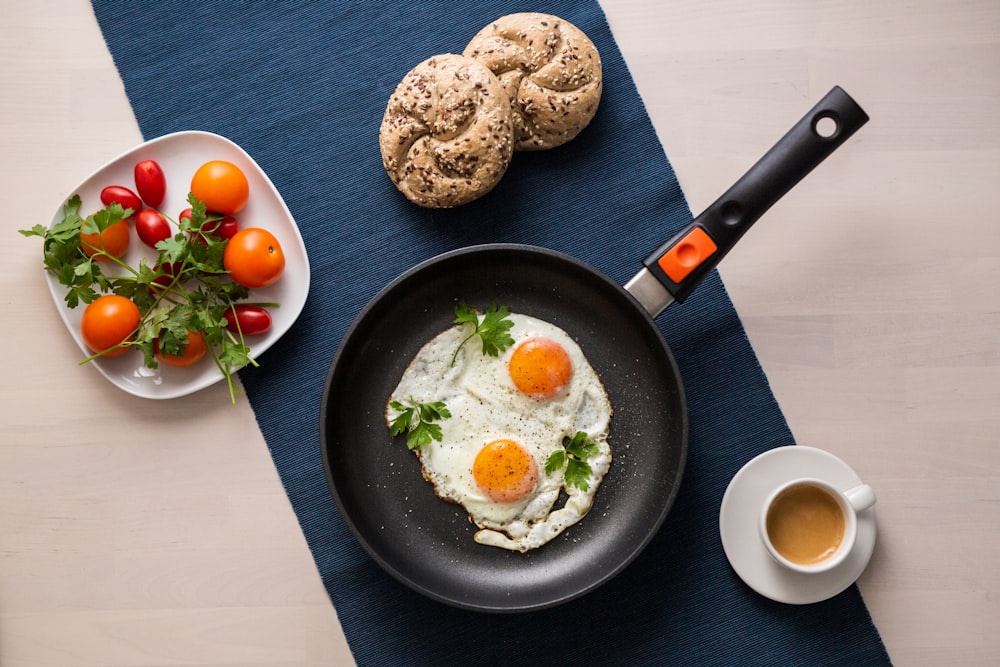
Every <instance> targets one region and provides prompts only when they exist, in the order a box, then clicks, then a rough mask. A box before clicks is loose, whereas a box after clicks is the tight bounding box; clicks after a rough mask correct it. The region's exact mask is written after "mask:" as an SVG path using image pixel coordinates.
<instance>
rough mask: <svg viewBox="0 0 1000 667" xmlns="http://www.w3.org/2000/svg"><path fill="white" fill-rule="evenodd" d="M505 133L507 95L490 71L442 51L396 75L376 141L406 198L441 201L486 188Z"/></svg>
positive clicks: (495, 173)
mask: <svg viewBox="0 0 1000 667" xmlns="http://www.w3.org/2000/svg"><path fill="white" fill-rule="evenodd" d="M513 138H514V130H513V125H512V124H511V113H510V100H509V99H508V97H507V93H506V92H504V89H503V87H502V86H501V85H500V82H499V81H498V80H497V78H496V77H495V76H494V75H493V73H492V72H490V70H489V69H488V68H487V67H486V66H485V65H483V64H482V63H480V62H478V61H476V60H473V59H472V58H466V57H464V56H460V55H455V54H443V55H437V56H433V57H431V58H428V59H427V60H425V61H424V62H422V63H420V64H419V65H417V66H416V67H414V68H413V69H412V70H411V71H410V72H409V73H408V74H407V75H406V76H405V77H403V80H402V81H400V83H399V86H397V87H396V90H395V92H393V94H392V96H391V97H390V98H389V104H388V105H387V106H386V110H385V115H384V116H383V118H382V127H381V129H380V132H379V146H380V148H381V150H382V164H383V165H384V166H385V170H386V173H388V174H389V178H391V179H392V182H393V183H395V184H396V187H397V188H399V190H400V191H401V192H402V193H403V194H404V195H406V197H407V198H408V199H410V201H412V202H414V203H415V204H418V205H420V206H425V207H429V208H449V207H452V206H458V205H460V204H464V203H466V202H470V201H472V200H474V199H476V198H478V197H482V196H483V195H484V194H486V193H487V192H489V191H490V190H492V189H493V187H494V186H495V185H496V184H497V182H498V181H499V180H500V178H501V177H502V176H503V175H504V173H505V172H506V171H507V166H508V165H509V164H510V159H511V155H512V153H513Z"/></svg>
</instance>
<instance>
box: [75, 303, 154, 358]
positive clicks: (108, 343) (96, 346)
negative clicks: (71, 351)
mask: <svg viewBox="0 0 1000 667" xmlns="http://www.w3.org/2000/svg"><path fill="white" fill-rule="evenodd" d="M141 319H142V316H141V315H140V314H139V307H138V306H137V305H135V304H134V303H132V300H131V299H126V298H125V297H123V296H118V295H117V294H105V295H104V296H100V297H98V298H97V299H95V300H94V301H92V302H91V303H90V304H89V305H88V306H87V308H86V310H84V311H83V319H82V320H81V322H80V333H82V334H83V342H84V343H86V344H87V347H89V348H90V349H91V350H93V351H94V352H104V351H105V350H107V352H104V356H105V357H117V356H118V355H120V354H124V353H125V350H127V349H128V348H127V347H125V346H123V347H116V346H117V345H120V344H121V343H123V342H124V341H125V340H126V339H128V337H129V336H131V335H132V333H133V332H134V331H135V330H136V328H137V327H138V326H139V321H140V320H141Z"/></svg>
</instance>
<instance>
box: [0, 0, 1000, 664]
mask: <svg viewBox="0 0 1000 667" xmlns="http://www.w3.org/2000/svg"><path fill="white" fill-rule="evenodd" d="M605 7H606V11H607V14H608V18H609V21H610V23H611V27H612V29H613V30H614V32H615V35H616V37H617V39H618V42H619V44H620V47H621V49H622V51H623V52H624V54H625V57H626V60H627V61H628V63H629V65H630V67H631V69H632V72H633V75H634V77H635V80H636V82H637V85H638V87H639V90H640V92H641V94H642V96H643V98H644V99H645V101H646V104H647V106H648V109H649V112H650V115H651V117H652V119H653V122H654V124H655V126H656V128H657V132H658V133H659V136H660V139H661V141H662V143H663V145H664V148H665V150H666V152H667V154H668V155H669V157H670V159H671V161H672V162H673V164H674V166H675V168H676V170H677V173H678V176H679V178H680V181H681V185H682V186H683V188H684V191H685V193H686V195H687V197H688V200H689V202H690V204H691V207H692V209H694V210H695V211H700V210H701V209H702V208H704V207H705V206H706V205H708V204H709V203H710V202H711V201H712V200H713V199H714V198H715V197H716V196H717V195H718V194H720V193H721V192H722V191H723V190H724V189H725V188H726V187H728V186H729V185H730V184H731V183H732V182H733V180H735V178H737V177H738V176H739V175H740V174H741V173H742V172H743V171H744V170H745V169H746V168H747V167H748V166H749V165H750V164H751V163H752V162H753V161H754V160H756V159H757V158H758V157H759V156H760V155H761V154H762V153H763V152H764V151H765V150H766V149H767V148H768V147H770V146H771V144H772V143H773V142H774V141H775V140H777V138H778V137H779V136H781V134H783V133H784V131H785V130H787V129H788V127H790V125H791V123H792V122H794V121H795V120H797V119H798V118H799V117H800V116H801V115H802V114H803V113H804V112H805V111H806V110H807V109H808V108H809V107H810V106H812V104H813V103H814V102H815V101H816V100H817V99H819V97H821V96H822V94H824V93H825V92H826V91H827V90H828V89H829V88H830V87H831V86H832V85H834V84H840V85H842V86H843V87H844V88H845V89H846V90H848V92H850V93H851V94H852V95H853V96H854V97H855V98H856V99H857V100H858V101H859V102H860V103H861V104H862V106H863V107H864V108H865V109H866V110H867V111H868V112H869V114H870V115H871V116H872V121H871V123H869V124H868V126H866V127H865V128H864V129H862V130H861V132H860V133H859V134H858V135H857V136H856V137H855V138H854V139H852V140H851V141H850V142H849V144H848V145H847V146H845V147H844V148H843V149H841V150H840V151H838V153H837V154H835V155H834V156H832V157H831V158H830V159H829V160H828V161H827V162H826V163H824V164H823V165H822V166H821V167H820V168H819V169H818V170H817V171H816V172H814V173H813V174H812V175H810V176H809V177H808V178H807V179H806V180H805V181H804V182H803V183H802V184H801V185H800V186H798V187H797V188H796V189H794V190H793V191H792V193H790V194H789V195H787V196H786V197H785V199H784V200H782V201H781V202H779V204H778V205H777V206H776V207H775V208H774V209H773V210H772V211H771V212H770V213H769V214H768V215H767V216H766V217H765V218H764V219H763V220H762V221H761V222H760V223H759V224H758V225H757V226H756V227H755V228H754V229H753V230H752V231H751V232H750V233H749V234H748V235H747V237H746V238H745V239H744V241H743V242H742V244H741V246H740V247H739V248H737V249H736V250H735V251H734V252H733V253H732V254H731V255H730V256H729V257H728V258H727V259H726V261H725V262H724V263H723V266H722V267H721V271H722V275H723V279H724V280H725V282H726V284H727V286H728V288H729V290H730V293H731V295H732V298H733V301H734V302H735V304H736V307H737V309H738V310H739V312H740V314H741V316H742V318H743V321H744V323H745V325H746V328H747V330H748V332H749V335H750V338H751V340H752V342H753V344H754V347H755V349H756V350H757V353H758V355H759V357H760V360H761V363H762V364H763V367H764V369H765V371H766V372H767V374H768V376H769V378H770V381H771V384H772V387H773V390H774V393H775V394H776V396H777V398H778V400H779V402H780V404H781V406H782V408H783V409H784V412H785V415H786V416H787V418H788V421H789V423H790V425H791V428H792V431H793V432H794V434H795V436H796V438H797V440H798V442H799V443H800V444H808V445H813V446H815V447H820V448H823V449H827V450H830V451H832V452H834V453H836V454H838V455H839V456H841V457H842V458H844V459H845V460H846V461H847V462H848V463H850V464H851V465H852V466H853V467H854V468H855V469H856V470H857V471H858V472H859V473H860V474H861V475H862V477H864V478H865V479H866V480H867V481H868V482H870V483H871V484H872V485H873V486H874V487H875V488H876V491H877V493H878V496H879V505H878V525H879V535H878V544H877V547H876V551H875V555H874V557H873V559H872V562H871V564H870V566H869V567H868V569H867V570H866V571H865V573H864V574H863V575H862V577H861V579H860V586H861V590H862V592H863V594H864V598H865V601H866V602H867V604H868V607H869V609H870V611H871V614H872V617H873V619H874V621H875V623H876V625H877V626H878V628H879V630H880V632H881V633H882V636H883V639H884V641H885V643H886V645H887V647H888V650H889V654H890V656H891V657H892V658H893V659H894V661H895V662H896V664H899V665H942V664H962V665H987V664H996V661H997V660H998V659H1000V632H998V630H1000V567H998V565H997V564H998V562H1000V537H998V527H1000V442H998V436H1000V410H998V405H1000V369H998V366H1000V289H998V285H1000V220H998V217H1000V195H998V192H1000V188H998V184H1000V3H997V2H996V1H995V0H980V1H975V0H970V1H968V2H963V3H952V2H948V1H946V0H915V1H914V2H908V3H905V4H904V3H901V2H897V1H895V0H874V1H873V0H840V1H838V2H793V1H791V0H756V1H749V0H729V1H725V2H714V1H713V2H704V1H702V0H670V1H669V2H661V1H660V0H606V3H605ZM2 15H3V18H2V19H0V170H2V171H0V189H2V192H3V197H2V201H3V203H4V207H3V210H4V214H3V216H2V222H0V226H2V229H3V237H4V239H5V242H4V243H3V247H4V248H6V249H7V253H6V257H5V261H4V262H2V263H0V276H2V284H3V286H4V294H3V296H2V309H3V324H2V328H0V332H2V336H3V345H2V346H0V369H2V371H3V383H2V387H0V406H2V407H0V410H2V417H0V664H3V665H5V666H8V665H10V666H12V667H21V666H24V665H74V666H77V667H86V666H89V665H107V666H114V665H175V664H185V665H216V666H221V665H268V666H271V667H273V666H275V665H319V664H350V663H351V658H350V652H349V651H348V649H347V646H346V644H345V642H344V639H343V635H342V633H341V631H340V628H339V625H338V623H337V618H336V614H335V611H334V609H333V607H332V606H331V605H330V604H329V602H328V599H327V597H326V594H325V592H324V590H323V588H322V585H321V583H320V580H319V577H318V575H317V572H316V570H315V567H314V565H313V562H312V559H311V556H310V554H309V552H308V549H307V548H306V544H305V541H304V539H303V537H302V534H301V532H300V530H299V528H298V526H297V524H296V521H295V517H294V515H293V513H292V510H291V507H290V505H289V503H288V500H287V498H286V496H285V493H284V491H283V489H282V487H281V484H280V482H279V480H278V477H277V474H276V472H275V469H274V466H273V464H272V462H271V460H270V457H269V455H268V452H267V448H266V446H265V444H264V441H263V439H262V437H261V435H260V433H259V432H258V430H257V426H256V422H255V420H254V416H253V414H252V412H251V410H250V408H249V407H248V405H247V403H246V402H245V401H242V402H240V404H239V405H237V406H236V407H232V406H231V405H229V402H228V396H227V394H226V392H225V389H224V388H223V386H222V385H221V384H219V385H216V386H214V387H212V388H210V389H207V390H205V391H202V392H200V393H198V394H196V395H193V396H190V397H187V398H181V399H177V400H172V401H167V402H153V401H146V400H143V399H138V398H134V397H131V396H129V395H126V394H124V393H122V392H119V391H118V390H116V389H114V388H113V387H112V386H111V385H109V384H108V383H107V381H105V380H104V379H103V378H102V377H101V376H100V375H98V374H97V373H96V372H94V371H93V370H91V369H89V368H77V361H78V360H79V359H80V356H81V355H80V351H79V349H78V348H77V347H76V344H75V343H74V342H73V341H72V340H71V339H70V337H69V336H68V335H67V334H66V332H65V330H64V329H63V325H62V322H61V320H60V319H59V316H58V315H57V313H56V310H55V308H54V307H53V304H52V301H51V297H50V296H49V293H48V290H47V287H46V285H45V282H44V280H43V277H42V273H41V271H40V267H39V263H40V262H39V246H38V242H37V239H35V240H27V239H23V238H21V237H20V236H19V235H17V234H16V231H15V230H17V229H19V228H24V227H30V226H31V225H33V224H35V223H39V222H41V223H47V222H48V221H49V219H50V218H51V215H52V213H53V211H54V210H55V207H56V206H57V205H58V204H59V202H60V201H61V200H62V199H63V198H64V197H65V196H66V195H67V193H68V191H69V189H70V188H72V187H74V186H75V185H76V184H77V183H78V182H79V181H80V180H81V179H82V178H83V177H84V176H85V175H87V174H88V173H89V172H90V171H92V170H93V169H94V168H96V167H97V166H99V165H101V164H103V163H104V162H105V161H106V160H108V159H110V158H112V157H114V156H115V155H117V154H119V153H120V152H122V151H124V150H126V149H127V148H129V147H131V146H133V145H134V144H136V143H139V142H140V141H141V136H140V134H139V131H138V129H137V127H136V123H135V120H134V118H133V117H132V113H131V110H130V107H129V104H128V101H127V99H126V98H125V95H124V91H123V89H122V84H121V81H120V80H119V78H118V75H117V73H116V71H115V68H114V65H113V63H112V61H111V58H110V56H109V55H108V52H107V50H106V48H105V45H104V42H103V40H102V37H101V34H100V32H99V30H98V28H97V24H96V21H95V20H94V17H93V14H92V12H91V9H90V5H89V4H88V3H87V2H86V1H84V0H73V1H72V2H60V3H56V2H37V1H35V0H13V2H11V1H10V0H8V1H6V2H4V7H3V10H2ZM261 534H265V535H267V536H268V539H267V540H261V539H260V535H261Z"/></svg>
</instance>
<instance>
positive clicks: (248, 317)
mask: <svg viewBox="0 0 1000 667" xmlns="http://www.w3.org/2000/svg"><path fill="white" fill-rule="evenodd" d="M234 311H235V312H234ZM226 328H227V329H229V330H230V331H232V332H233V333H235V334H239V333H242V334H243V335H244V336H257V335H259V334H262V333H266V332H267V330H268V329H270V328H271V313H269V312H267V310H265V309H264V308H261V307H260V306H248V305H239V306H233V307H232V308H230V309H228V310H227V311H226Z"/></svg>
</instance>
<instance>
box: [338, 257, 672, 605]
mask: <svg viewBox="0 0 1000 667" xmlns="http://www.w3.org/2000/svg"><path fill="white" fill-rule="evenodd" d="M489 252H501V253H502V252H515V253H519V254H526V255H538V256H542V257H548V258H550V260H555V261H557V262H564V263H567V264H570V265H573V266H575V267H577V268H578V269H580V270H582V271H583V272H585V273H586V274H587V275H590V276H592V277H593V278H595V279H597V280H600V281H601V282H603V283H605V285H606V286H607V287H609V288H611V289H612V290H613V291H615V292H617V293H618V294H619V295H620V297H621V298H624V299H626V300H627V301H628V302H629V303H631V306H632V308H633V309H634V311H635V314H636V315H641V317H642V318H644V319H645V320H646V325H647V327H648V328H649V331H650V332H652V333H653V334H655V337H656V338H657V339H658V341H659V344H660V346H661V348H662V353H659V354H658V356H659V357H660V359H661V360H662V362H663V364H665V365H667V366H669V370H670V374H671V375H672V376H673V378H674V380H675V382H676V386H675V387H674V388H673V389H674V390H675V394H676V396H675V400H676V402H677V404H678V406H679V413H678V416H679V432H680V434H679V437H677V446H678V447H679V450H680V452H679V455H678V460H677V462H676V466H675V468H674V469H675V470H676V473H675V474H673V476H672V477H673V480H672V484H671V487H670V489H669V492H668V493H667V496H666V498H665V499H664V500H663V502H662V506H660V507H659V511H658V512H657V514H656V515H655V518H654V519H653V520H651V521H649V522H647V523H646V529H645V533H644V535H643V537H642V539H639V540H637V541H635V542H634V544H633V547H632V548H631V550H629V551H627V552H626V553H624V554H623V555H621V556H620V557H618V558H617V559H616V562H615V563H614V564H612V565H611V566H609V567H608V568H607V569H606V571H605V572H604V573H603V575H601V576H598V577H595V578H593V579H592V580H590V581H586V582H585V583H583V584H579V585H577V586H576V587H575V588H574V589H573V590H572V591H571V592H569V593H567V594H561V595H554V596H550V597H549V598H546V599H545V600H543V601H540V602H517V601H516V600H510V601H508V603H506V604H489V603H484V602H477V601H475V600H469V599H466V598H459V597H457V596H453V595H447V594H444V593H441V592H439V591H438V590H435V589H434V588H432V587H429V586H427V585H424V584H422V583H420V582H418V581H416V580H414V578H412V577H410V576H408V575H406V574H405V573H404V572H402V571H401V570H400V569H399V568H398V567H396V565H394V564H393V563H392V562H390V561H389V560H387V559H386V558H385V557H384V556H383V554H382V553H381V552H380V551H379V550H378V549H376V548H375V547H374V546H373V545H372V543H371V542H370V541H369V540H368V539H367V537H366V536H365V534H364V531H362V530H361V527H360V526H358V525H357V523H356V521H355V518H354V516H352V512H351V510H350V508H349V507H348V506H347V504H346V503H345V501H344V499H343V498H342V497H341V489H340V488H339V485H338V483H337V480H336V479H335V477H334V474H333V470H332V461H331V455H330V446H329V444H330V433H329V431H328V425H329V418H328V416H329V414H328V413H329V405H330V398H331V392H332V391H333V389H334V380H335V378H336V376H337V370H338V367H339V366H340V364H341V363H342V361H343V354H344V352H345V349H346V348H347V347H348V343H350V342H351V341H352V340H353V339H354V338H355V337H356V335H357V332H358V330H359V329H361V328H362V327H363V326H364V324H365V323H366V320H367V319H368V317H369V316H371V313H372V311H374V310H376V309H377V308H378V307H379V306H380V304H383V301H384V297H386V296H387V295H388V294H391V293H392V292H393V291H395V290H396V289H397V288H398V287H399V286H400V285H401V284H403V283H406V282H408V281H410V280H412V279H413V276H415V275H418V274H420V273H422V272H424V271H426V270H427V269H429V268H430V267H433V266H435V265H438V264H441V263H442V262H447V261H449V260H452V259H456V258H461V257H462V256H465V255H470V254H481V253H489ZM621 307H622V309H625V305H624V303H623V304H622V306H621ZM319 417H320V425H319V426H320V442H319V445H320V449H321V456H322V462H323V468H324V474H325V477H326V481H327V490H328V492H329V493H330V495H331V496H332V499H333V501H334V504H335V505H336V507H337V510H338V513H339V515H340V517H341V519H342V520H343V521H344V524H345V525H346V526H347V527H348V529H349V530H350V532H351V533H352V535H353V536H354V538H355V539H356V540H357V541H358V543H359V544H360V545H361V546H362V548H363V549H364V551H365V552H366V553H367V554H368V556H369V557H370V558H372V559H373V560H374V561H375V562H376V564H378V565H379V566H380V567H381V568H382V569H383V570H384V571H385V572H387V573H388V574H389V575H390V576H392V577H393V578H394V579H396V580H397V581H399V582H400V583H403V584H404V585H406V586H407V587H409V588H410V589H412V590H414V591H416V592H418V593H420V594H422V595H424V596H426V597H428V598H430V599H433V600H436V601H438V602H441V603H444V604H448V605H451V606H454V607H458V608H463V609H466V610H471V611H479V612H491V613H520V612H528V611H536V610H541V609H546V608H550V607H554V606H557V605H560V604H563V603H565V602H568V601H570V600H573V599H576V598H579V597H581V596H583V595H586V594H587V593H589V592H591V591H593V590H595V589H597V588H599V587H601V586H603V585H604V584H605V583H607V582H608V581H610V580H611V579H613V578H614V577H615V576H617V575H618V574H619V573H621V572H622V571H623V570H624V569H625V568H626V567H627V566H628V565H629V564H631V563H632V562H633V561H634V560H635V558H636V557H637V556H638V555H639V554H640V553H642V552H643V551H644V550H645V549H646V547H647V546H648V545H649V543H650V541H651V540H652V539H653V538H654V537H655V536H656V534H657V533H658V532H659V530H660V528H661V526H662V524H663V522H664V520H665V519H666V516H667V515H668V514H669V512H670V510H671V508H672V507H673V505H674V502H675V500H676V497H677V494H678V492H679V489H680V486H681V483H682V480H683V476H684V472H685V467H686V462H687V455H688V440H689V428H690V427H689V419H688V412H687V398H686V394H685V389H684V385H683V378H682V377H681V375H680V370H679V368H678V366H677V362H676V360H675V358H674V356H673V353H672V351H671V350H670V347H669V345H668V344H667V342H666V339H665V338H664V337H663V334H662V332H661V331H660V329H659V327H658V326H657V325H656V323H655V321H654V319H653V318H652V316H650V315H649V313H648V312H647V311H646V310H645V309H644V308H643V307H642V305H641V304H640V303H639V302H638V301H637V300H636V299H635V297H633V296H632V295H631V294H630V293H629V292H628V291H627V290H625V289H624V287H623V286H622V285H621V284H619V283H618V282H617V281H615V280H612V279H611V278H610V277H608V276H607V275H605V274H604V273H603V272H601V271H600V270H599V269H596V268H594V267H593V266H591V265H589V264H588V263H586V262H584V261H582V260H579V259H577V258H575V257H573V256H571V255H567V254H565V253H562V252H559V251H556V250H552V249H549V248H545V247H541V246H534V245H528V244H520V243H488V244H479V245H470V246H464V247H461V248H457V249H454V250H449V251H446V252H443V253H440V254H437V255H435V256H432V257H430V258H428V259H425V260H423V261H421V262H419V263H418V264H416V265H414V266H412V267H411V268H409V269H407V270H406V271H404V272H403V273H401V274H399V275H398V276H396V277H395V278H394V279H392V280H391V281H390V282H389V283H387V284H386V285H385V286H384V287H383V288H382V289H380V290H378V292H377V293H376V294H375V295H373V296H372V297H371V298H370V299H369V301H368V302H367V303H366V305H365V306H364V307H363V308H362V309H361V310H360V311H359V313H358V314H357V316H356V317H355V318H354V320H353V321H352V323H351V325H350V326H349V327H348V329H347V330H346V331H345V333H344V335H343V337H342V338H341V340H340V342H339V344H338V346H337V349H336V351H335V353H334V355H333V357H332V359H331V363H330V366H329V370H328V372H327V377H326V380H325V383H324V389H323V395H322V402H321V406H320V415H319Z"/></svg>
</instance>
